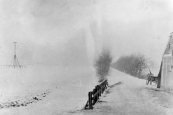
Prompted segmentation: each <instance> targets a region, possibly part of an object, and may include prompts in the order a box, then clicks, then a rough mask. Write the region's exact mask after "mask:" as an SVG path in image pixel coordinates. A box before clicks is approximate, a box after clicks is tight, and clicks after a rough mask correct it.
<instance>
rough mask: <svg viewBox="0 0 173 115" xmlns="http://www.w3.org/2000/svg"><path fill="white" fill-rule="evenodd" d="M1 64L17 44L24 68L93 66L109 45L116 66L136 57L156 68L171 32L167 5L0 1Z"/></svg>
mask: <svg viewBox="0 0 173 115" xmlns="http://www.w3.org/2000/svg"><path fill="white" fill-rule="evenodd" d="M0 17H1V18H0V41H1V42H0V63H1V64H6V63H10V61H11V59H12V55H13V44H12V42H14V41H16V42H18V43H17V55H18V58H19V61H20V62H21V63H25V64H30V63H32V64H34V63H40V64H71V65H74V64H87V63H92V61H93V59H94V58H95V57H96V56H97V54H98V53H99V51H100V50H101V49H102V47H105V46H106V47H107V46H109V47H110V49H111V50H112V53H113V56H114V61H115V60H116V59H118V58H119V56H121V55H127V54H131V53H138V52H140V53H141V54H144V55H146V57H148V58H151V59H152V60H154V61H155V62H156V63H157V64H158V65H159V64H160V61H161V57H162V54H163V51H164V49H165V47H166V43H167V41H168V38H169V34H170V33H171V32H172V31H173V26H172V25H173V2H171V0H17V1H16V0H0Z"/></svg>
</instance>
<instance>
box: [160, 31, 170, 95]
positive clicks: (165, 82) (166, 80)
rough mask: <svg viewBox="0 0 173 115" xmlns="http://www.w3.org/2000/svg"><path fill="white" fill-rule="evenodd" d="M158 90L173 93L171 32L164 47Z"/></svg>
mask: <svg viewBox="0 0 173 115" xmlns="http://www.w3.org/2000/svg"><path fill="white" fill-rule="evenodd" d="M158 77H159V83H158V86H157V87H158V88H160V87H162V88H164V89H166V90H167V91H170V92H173V32H172V33H171V35H170V37H169V40H168V43H167V45H166V48H165V51H164V54H163V57H162V62H161V66H160V72H159V75H158Z"/></svg>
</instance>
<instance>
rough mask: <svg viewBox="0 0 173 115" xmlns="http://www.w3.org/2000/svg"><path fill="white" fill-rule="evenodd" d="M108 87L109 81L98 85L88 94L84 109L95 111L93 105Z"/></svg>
mask: <svg viewBox="0 0 173 115" xmlns="http://www.w3.org/2000/svg"><path fill="white" fill-rule="evenodd" d="M107 86H108V81H107V80H104V81H103V82H102V83H100V84H99V85H97V86H96V87H95V88H94V89H93V91H90V92H89V93H88V101H87V103H86V105H85V107H84V109H93V105H94V104H95V103H96V102H97V101H98V99H99V97H100V96H101V94H102V93H103V92H104V91H105V89H106V88H107Z"/></svg>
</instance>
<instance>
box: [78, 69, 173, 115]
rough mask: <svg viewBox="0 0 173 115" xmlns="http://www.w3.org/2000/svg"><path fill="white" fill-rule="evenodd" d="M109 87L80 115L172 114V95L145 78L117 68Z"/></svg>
mask: <svg viewBox="0 0 173 115" xmlns="http://www.w3.org/2000/svg"><path fill="white" fill-rule="evenodd" d="M109 85H110V88H109V89H108V90H107V91H106V93H105V94H104V95H103V96H102V97H101V99H100V101H99V102H98V103H97V104H96V105H95V106H94V110H84V111H82V112H78V113H76V114H80V115H173V97H172V96H171V95H170V94H168V93H166V92H163V90H160V89H157V88H156V86H155V85H154V84H153V85H152V86H151V85H149V86H147V85H145V80H140V79H138V78H134V77H131V76H129V75H127V74H124V73H121V72H119V71H117V70H113V71H112V75H111V76H110V77H109Z"/></svg>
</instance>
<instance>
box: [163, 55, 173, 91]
mask: <svg viewBox="0 0 173 115" xmlns="http://www.w3.org/2000/svg"><path fill="white" fill-rule="evenodd" d="M172 65H173V56H172V55H171V54H169V55H165V56H163V64H162V75H161V87H163V88H165V89H166V90H169V91H171V92H173V68H172Z"/></svg>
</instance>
